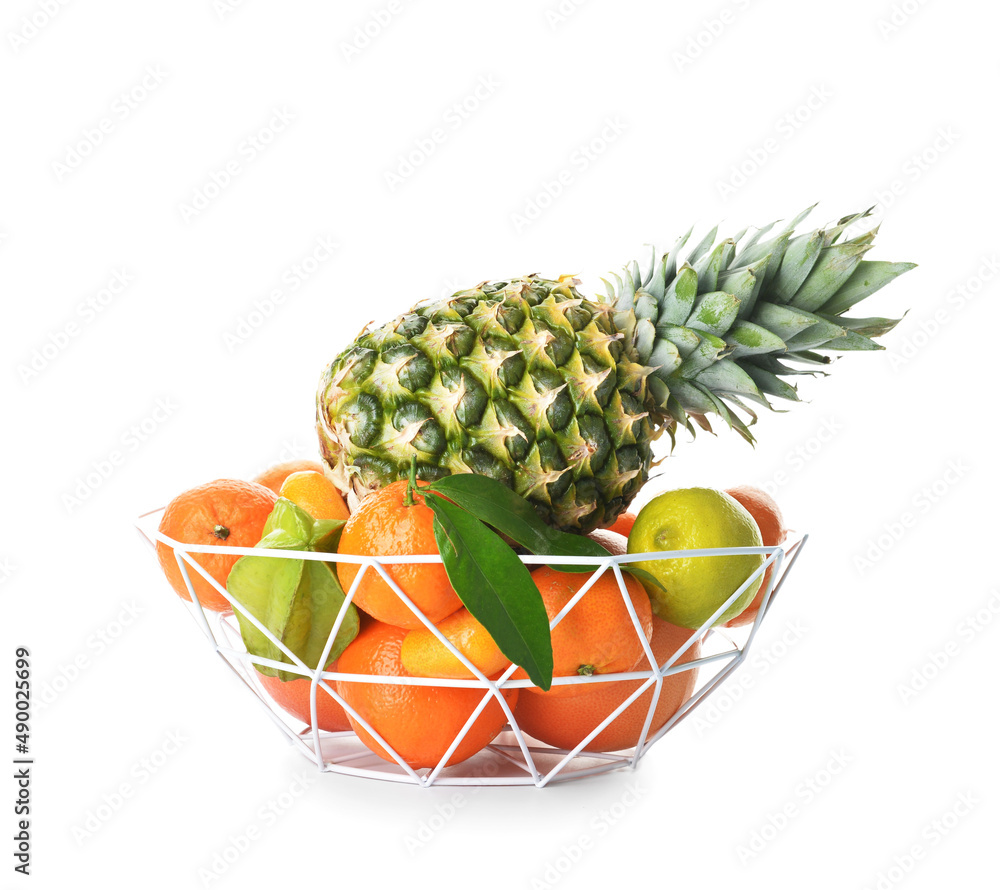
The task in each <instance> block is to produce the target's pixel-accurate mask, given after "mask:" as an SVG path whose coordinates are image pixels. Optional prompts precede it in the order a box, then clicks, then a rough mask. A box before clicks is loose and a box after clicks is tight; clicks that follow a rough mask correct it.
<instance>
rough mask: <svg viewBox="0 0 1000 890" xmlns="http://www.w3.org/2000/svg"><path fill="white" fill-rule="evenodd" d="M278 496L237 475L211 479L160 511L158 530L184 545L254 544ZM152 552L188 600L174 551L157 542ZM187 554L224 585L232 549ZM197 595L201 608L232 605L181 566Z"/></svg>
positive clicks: (234, 557)
mask: <svg viewBox="0 0 1000 890" xmlns="http://www.w3.org/2000/svg"><path fill="white" fill-rule="evenodd" d="M277 500H278V496H277V495H276V494H275V493H274V492H273V491H271V489H269V488H265V487H264V486H263V485H258V484H257V483H256V482H244V481H243V480H240V479H216V480H215V481H214V482H207V483H205V484H204V485H199V486H197V487H196V488H192V489H189V490H188V491H185V492H183V493H182V494H179V495H178V496H177V497H175V498H174V499H173V500H172V501H171V502H170V503H169V504H167V508H166V510H164V511H163V517H162V518H161V519H160V526H159V530H160V531H161V532H163V534H165V535H166V536H167V537H168V538H173V539H174V540H175V541H179V542H181V543H184V544H210V545H213V546H218V547H253V546H254V545H255V544H256V543H257V542H258V541H259V540H260V539H261V535H262V533H263V531H264V524H265V523H266V522H267V517H268V516H270V514H271V509H272V508H273V507H274V504H275V502H276V501H277ZM156 555H157V557H158V558H159V560H160V567H161V568H162V569H163V571H164V573H165V574H166V576H167V580H168V581H169V582H170V584H171V586H172V587H173V588H174V590H176V591H177V593H178V594H179V595H180V596H182V597H183V598H184V599H186V600H188V601H190V600H191V594H190V593H188V589H187V586H186V585H185V584H184V578H183V576H182V575H181V571H180V568H179V567H178V565H177V560H176V559H175V557H174V550H173V548H172V547H168V546H167V545H166V544H164V543H162V542H160V541H157V542H156ZM191 557H192V558H193V559H194V560H195V562H197V563H198V564H199V565H201V566H202V567H203V568H204V569H205V570H206V571H207V572H208V573H209V574H210V575H211V576H212V577H213V578H214V579H215V580H216V581H218V583H219V584H220V585H221V586H222V587H225V586H226V581H227V580H228V578H229V571H230V569H232V567H233V565H234V564H235V563H236V560H238V559H239V558H240V556H239V554H235V553H226V552H221V553H217V554H216V553H192V554H191ZM186 568H187V570H188V576H189V577H190V578H191V583H192V585H193V586H194V590H195V593H197V594H198V600H199V601H200V602H201V604H202V606H204V607H205V608H206V609H210V610H211V611H213V612H225V611H227V610H228V609H230V608H232V607H231V606H230V605H229V601H228V600H227V599H226V598H225V597H224V596H223V595H222V594H221V593H219V592H218V591H217V590H216V589H215V588H214V587H213V586H212V585H211V584H209V582H208V581H206V580H205V579H204V578H203V577H202V576H201V575H200V574H199V573H198V570H197V569H195V568H192V567H191V566H186Z"/></svg>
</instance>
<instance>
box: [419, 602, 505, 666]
mask: <svg viewBox="0 0 1000 890" xmlns="http://www.w3.org/2000/svg"><path fill="white" fill-rule="evenodd" d="M437 628H438V630H440V631H441V633H443V634H444V636H445V637H446V638H447V639H448V640H449V641H450V642H451V643H452V644H454V646H455V648H456V649H458V650H459V651H460V652H461V653H462V654H463V655H464V656H465V657H466V658H468V659H469V661H471V662H472V663H473V664H474V665H475V666H476V667H477V668H479V670H481V671H482V672H483V673H484V674H486V676H488V677H489V676H493V675H494V674H499V673H501V672H503V671H505V670H506V669H507V668H508V667H510V660H509V659H508V658H507V657H506V656H505V655H504V654H503V653H502V652H501V651H500V647H499V646H497V644H496V643H495V642H493V637H491V636H490V633H489V631H488V630H486V628H485V627H483V626H482V624H480V623H479V622H478V621H477V620H476V618H475V617H474V616H473V614H472V613H471V612H470V611H469V610H468V609H466V608H461V609H459V610H458V611H457V612H452V613H451V615H448V616H447V617H446V618H443V619H442V620H441V621H439V622H437ZM400 657H401V658H402V661H403V667H404V668H405V669H406V671H407V673H409V674H412V675H413V676H414V677H447V678H453V679H456V680H469V679H474V678H475V676H476V675H475V674H473V673H472V671H470V670H469V669H468V668H467V667H466V666H465V665H464V664H462V662H460V661H459V660H458V659H457V658H456V657H455V656H454V655H453V654H452V653H451V652H449V651H448V649H447V648H446V647H445V645H444V644H443V643H442V642H441V641H440V640H439V639H438V638H437V637H436V636H434V634H433V633H431V631H430V630H428V629H427V628H426V627H419V628H414V629H413V630H411V631H410V632H409V633H407V635H406V637H405V638H404V639H403V644H402V647H401V651H400Z"/></svg>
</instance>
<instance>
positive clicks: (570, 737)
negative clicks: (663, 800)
mask: <svg viewBox="0 0 1000 890" xmlns="http://www.w3.org/2000/svg"><path fill="white" fill-rule="evenodd" d="M692 633H693V631H691V630H689V629H688V628H686V627H676V626H675V625H673V624H668V623H667V622H666V621H664V620H663V619H662V618H658V617H657V616H655V615H654V616H653V637H652V639H651V640H650V648H652V650H653V655H654V656H655V657H656V662H657V666H659V665H662V664H663V663H664V662H666V660H667V659H668V658H669V657H670V656H671V655H673V654H674V652H676V651H677V650H678V649H679V648H680V647H681V646H682V645H683V644H684V643H685V642H686V641H687V639H688V637H689V636H691V634H692ZM700 654H701V646H700V644H699V643H695V644H694V645H692V646H691V648H690V649H688V651H687V652H685V653H684V655H682V656H681V657H680V659H678V663H679V664H685V663H687V662H689V661H694V660H695V659H697V658H698V657H699V656H700ZM648 668H649V664H648V662H644V663H642V664H639V665H636V666H635V668H634V669H635V670H637V671H638V670H647V669H648ZM696 674H697V669H692V670H690V671H683V672H681V673H678V674H671V675H670V676H668V677H664V678H663V686H662V687H661V688H660V697H659V698H658V699H657V701H656V709H655V710H654V712H653V719H652V720H651V721H650V724H649V730H648V732H647V734H646V738H647V739H649V738H651V737H652V736H653V734H654V733H655V732H656V731H657V730H658V729H659V728H660V727H661V726H663V725H664V724H665V723H666V722H667V721H668V720H669V719H670V718H671V717H672V716H673V715H674V714H675V713H676V712H677V710H678V709H679V708H680V707H681V706H682V705H683V704H684V703H685V702H686V701H687V700H688V699H689V698H691V695H692V693H693V692H694V689H695V684H696V682H697V677H696V676H695V675H696ZM644 682H645V681H644V680H617V681H612V682H608V683H599V684H597V685H596V686H595V687H593V689H591V687H590V686H589V685H588V687H587V689H588V691H587V693H586V694H584V695H574V696H571V697H570V698H547V697H543V696H540V695H522V696H521V697H520V699H519V700H518V703H517V708H516V710H515V711H514V719H515V720H517V725H518V726H519V727H520V728H521V731H522V732H526V733H528V735H531V736H534V737H535V738H536V739H538V740H539V741H541V742H545V743H546V744H547V745H552V746H553V747H555V748H565V749H566V750H567V751H571V750H573V748H575V747H576V746H577V745H578V744H580V742H582V741H583V740H584V739H585V738H586V737H587V736H588V735H589V734H590V733H591V732H592V731H593V730H594V729H595V728H596V727H597V726H599V725H600V724H601V722H602V721H603V720H604V719H605V718H606V717H607V716H608V715H609V714H611V713H612V712H613V711H614V710H615V708H617V707H618V706H619V705H620V704H621V703H622V702H623V701H625V699H627V698H628V697H629V696H630V695H631V694H632V693H633V692H635V690H636V689H638V688H639V686H641V685H642V684H643V683H644ZM654 691H655V687H650V688H649V689H647V690H646V691H645V692H644V693H643V694H642V695H640V696H639V697H638V698H637V699H636V700H635V701H633V702H632V704H630V705H629V706H628V707H627V708H626V709H625V710H624V711H622V712H621V713H620V714H619V715H618V716H617V717H615V719H614V720H613V721H612V722H611V723H610V724H609V725H608V726H606V727H605V728H604V729H602V730H601V731H600V732H599V733H598V734H597V736H596V737H595V738H594V739H592V740H591V741H590V742H589V743H588V745H587V748H586V749H587V750H588V751H621V750H623V749H625V748H633V747H635V746H636V744H638V742H639V735H640V734H641V733H642V726H643V723H644V722H645V720H646V715H647V714H648V713H649V706H650V704H651V703H652V700H653V692H654Z"/></svg>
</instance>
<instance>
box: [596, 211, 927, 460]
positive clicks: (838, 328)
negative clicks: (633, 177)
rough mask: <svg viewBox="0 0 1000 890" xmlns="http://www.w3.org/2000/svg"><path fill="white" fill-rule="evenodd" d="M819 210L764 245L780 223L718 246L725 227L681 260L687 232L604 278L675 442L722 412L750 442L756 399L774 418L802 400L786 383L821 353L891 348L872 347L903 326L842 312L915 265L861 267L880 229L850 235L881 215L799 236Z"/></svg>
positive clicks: (813, 368)
mask: <svg viewBox="0 0 1000 890" xmlns="http://www.w3.org/2000/svg"><path fill="white" fill-rule="evenodd" d="M814 207H815V205H813V207H809V208H807V209H806V210H804V211H803V212H802V213H800V214H799V215H798V216H796V217H795V218H794V219H793V220H791V221H790V222H788V223H787V224H786V225H784V226H783V227H782V228H781V229H780V230H778V232H777V234H773V235H772V236H771V237H770V238H767V240H762V239H764V236H765V235H767V234H768V233H769V232H771V231H772V230H774V229H775V227H776V226H778V225H779V222H780V221H775V222H773V223H771V224H770V225H766V226H764V227H763V228H760V229H756V230H755V231H753V232H749V230H748V229H744V230H743V231H741V232H740V233H739V234H737V235H735V236H734V237H732V238H726V239H723V240H721V241H719V242H718V243H716V235H717V233H718V226H716V227H715V228H713V229H712V230H711V231H710V232H709V233H708V234H707V235H706V236H705V237H704V238H703V239H702V240H701V241H700V242H699V243H698V244H697V245H696V246H695V247H694V248H693V249H692V250H691V252H690V253H689V254H688V255H687V258H686V259H684V260H683V261H681V260H680V259H679V254H680V252H681V251H682V250H683V249H684V247H685V245H686V244H687V242H688V239H689V238H690V236H691V232H692V230H691V229H689V230H688V231H687V233H686V234H685V235H683V236H682V237H681V238H679V239H678V240H677V242H676V243H675V244H674V247H673V249H672V250H671V251H669V252H668V253H665V254H663V256H662V257H661V258H660V260H659V261H656V255H655V252H654V254H653V256H652V258H651V261H650V264H649V267H648V268H647V269H646V270H645V272H643V271H641V270H640V267H639V264H638V263H636V262H634V261H633V262H632V263H630V264H629V265H628V266H627V267H625V269H624V270H623V274H622V275H616V274H613V275H611V276H610V277H611V278H612V279H613V283H611V282H609V281H607V280H606V279H605V280H604V284H605V286H606V288H607V291H608V296H609V298H610V300H611V302H612V303H613V304H614V307H615V326H616V327H617V328H618V329H619V330H622V331H624V332H625V334H626V338H627V342H628V343H630V344H631V346H632V350H633V352H634V353H635V355H636V357H637V361H639V362H640V363H641V364H642V365H644V366H646V368H647V369H648V372H649V377H648V386H649V388H650V394H651V396H652V400H653V402H655V404H656V405H657V407H658V411H659V413H660V416H659V419H660V420H661V422H662V423H663V424H664V425H665V426H666V428H667V430H668V432H669V434H670V437H671V440H673V438H674V431H675V429H676V427H677V426H678V425H680V426H683V427H685V428H686V429H688V430H689V431H690V432H691V433H692V434H693V433H694V432H695V428H694V426H692V423H691V421H692V419H693V420H694V421H695V422H696V423H697V424H698V425H699V426H701V427H702V428H703V429H706V430H708V431H710V432H711V424H710V423H709V420H708V415H709V414H716V415H718V416H719V417H721V418H722V419H723V420H724V421H725V423H726V424H727V425H728V426H729V427H730V428H732V429H735V430H737V431H738V432H739V433H740V435H742V436H743V437H744V438H745V439H746V440H747V441H749V442H753V436H752V435H751V433H750V430H749V427H748V423H749V424H752V423H753V422H754V421H755V420H756V419H757V415H756V414H755V412H754V411H753V409H752V408H751V407H750V406H749V405H748V404H747V403H748V402H750V403H753V404H756V405H762V406H764V407H767V408H769V409H772V410H773V409H774V406H773V405H772V404H771V401H770V397H778V398H782V399H790V400H796V401H797V400H798V394H797V392H796V388H795V386H793V385H791V384H789V383H788V382H786V381H785V380H784V379H782V378H784V377H789V376H793V375H798V374H813V375H815V374H823V373H824V372H823V371H822V370H819V367H820V366H822V365H825V364H828V363H829V362H830V357H829V356H828V355H823V354H822V353H823V352H827V351H847V350H873V349H882V348H884V347H882V346H881V345H879V344H878V343H876V342H875V340H874V338H875V337H878V336H881V335H882V334H885V333H886V332H887V331H890V330H892V328H893V327H895V325H896V324H897V323H898V321H899V319H889V318H847V317H845V316H844V315H843V313H844V312H846V311H847V310H849V309H850V308H851V307H852V306H854V305H855V304H857V303H859V302H860V301H861V300H863V299H865V297H868V296H870V295H871V294H873V293H874V292H875V291H877V290H879V289H880V288H882V287H884V286H885V285H886V284H888V283H889V282H890V281H892V280H893V279H894V278H896V277H897V276H899V275H902V274H903V273H904V272H908V271H909V270H910V269H912V268H914V266H915V264H914V263H888V262H884V261H879V260H876V261H870V260H865V259H863V257H864V255H865V254H866V253H867V252H868V250H869V248H871V246H872V243H873V241H874V239H875V235H876V233H877V232H878V226H875V227H874V228H872V229H870V230H868V231H864V232H862V233H861V234H859V235H856V236H854V237H848V236H849V235H850V229H851V227H852V226H854V225H855V224H856V223H860V222H861V221H863V220H864V219H866V218H867V217H869V216H870V215H871V212H872V209H873V208H869V209H868V210H865V211H863V212H861V213H855V214H851V215H850V216H845V217H842V218H841V219H839V220H837V221H836V222H835V223H832V224H830V225H829V226H827V227H825V228H819V229H813V230H812V231H810V232H805V233H802V234H798V235H797V234H795V229H796V227H797V226H798V225H799V223H801V222H802V221H803V220H804V219H805V218H806V217H807V216H808V215H809V213H810V212H811V211H812V210H813V208H814ZM736 407H738V408H740V409H742V410H743V411H744V412H746V414H747V415H748V416H749V422H747V421H744V420H743V419H742V418H741V417H740V416H739V415H738V414H737V413H736V411H735V410H733V409H734V408H736Z"/></svg>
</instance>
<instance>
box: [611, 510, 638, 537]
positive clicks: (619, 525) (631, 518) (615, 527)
mask: <svg viewBox="0 0 1000 890" xmlns="http://www.w3.org/2000/svg"><path fill="white" fill-rule="evenodd" d="M635 518H636V514H635V513H622V514H621V516H619V517H618V518H617V519H616V520H615V521H614V522H613V523H611V525H609V526H608V529H607V530H608V531H612V532H618V534H620V535H625V537H626V538H627V537H628V533H629V532H630V531H632V526H633V525H635Z"/></svg>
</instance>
